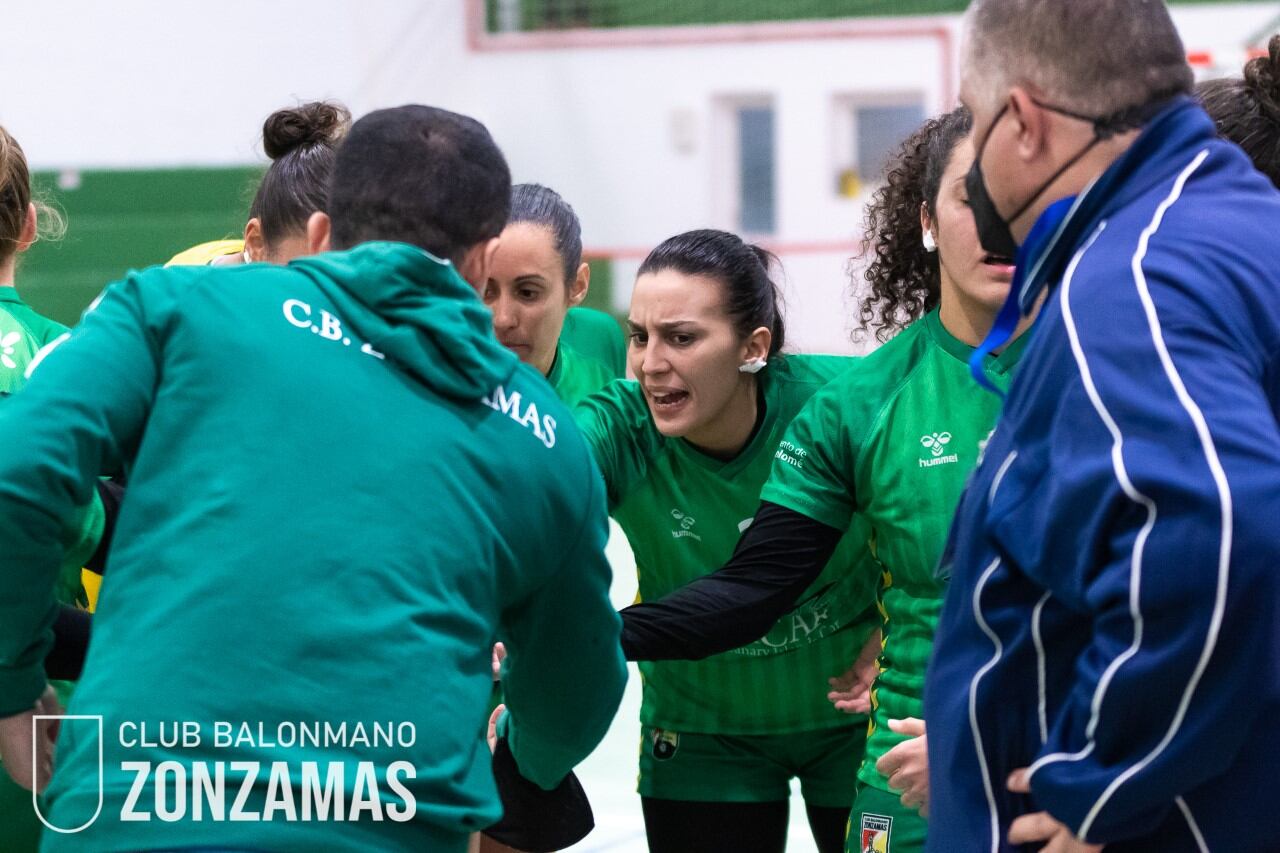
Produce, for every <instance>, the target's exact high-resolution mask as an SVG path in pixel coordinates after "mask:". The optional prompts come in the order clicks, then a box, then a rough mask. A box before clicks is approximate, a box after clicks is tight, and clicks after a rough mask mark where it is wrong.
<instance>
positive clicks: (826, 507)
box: [760, 382, 856, 530]
mask: <svg viewBox="0 0 1280 853" xmlns="http://www.w3.org/2000/svg"><path fill="white" fill-rule="evenodd" d="M846 393H847V390H846V389H845V388H844V387H843V383H841V382H833V383H832V384H830V385H827V386H826V387H824V388H823V389H822V390H821V391H819V392H818V393H817V394H814V395H813V397H811V398H810V399H809V402H807V403H806V404H805V406H804V408H803V409H801V410H800V414H798V415H796V417H795V420H793V421H792V422H791V425H790V426H788V427H787V431H786V432H785V433H783V437H782V440H781V441H780V442H779V443H778V448H777V450H776V451H775V452H774V456H773V469H772V470H771V471H770V472H769V479H768V481H767V482H766V483H765V485H764V489H762V490H761V492H760V499H761V500H762V501H769V502H770V503H775V504H779V505H780V506H784V507H786V508H787V509H791V510H795V511H796V512H798V513H801V514H803V515H807V516H808V517H809V518H812V519H813V520H814V521H819V522H821V523H823V524H825V525H827V526H829V527H834V528H836V529H837V530H847V529H848V527H849V524H850V522H851V520H852V518H853V513H854V509H855V505H854V494H853V475H854V469H853V460H854V458H855V455H856V449H855V447H854V444H853V440H852V438H851V436H850V430H849V424H848V419H847V418H846V417H845V416H844V410H843V409H844V407H843V405H842V403H843V402H844V399H845V394H846Z"/></svg>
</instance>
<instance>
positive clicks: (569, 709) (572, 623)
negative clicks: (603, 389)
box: [500, 470, 627, 790]
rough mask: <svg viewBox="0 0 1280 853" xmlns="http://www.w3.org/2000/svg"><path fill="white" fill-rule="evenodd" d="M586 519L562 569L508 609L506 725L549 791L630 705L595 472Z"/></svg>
mask: <svg viewBox="0 0 1280 853" xmlns="http://www.w3.org/2000/svg"><path fill="white" fill-rule="evenodd" d="M588 474H589V476H588V481H589V482H588V487H587V489H586V490H585V497H586V500H587V510H588V511H587V517H586V520H585V522H584V523H583V525H582V527H581V530H579V531H577V536H576V540H574V541H573V544H572V545H571V546H570V548H569V549H568V550H567V551H565V552H564V553H563V557H562V561H561V564H560V565H561V568H560V570H559V571H558V572H556V573H553V574H551V575H550V576H549V577H548V578H547V580H546V581H545V582H544V583H542V584H541V585H540V586H539V587H538V588H537V589H536V590H535V591H534V592H533V593H532V594H530V595H527V596H524V597H522V598H521V599H520V600H518V601H513V602H509V603H508V604H507V606H506V607H505V608H504V610H503V615H502V622H503V624H502V630H501V632H500V636H502V637H503V638H504V641H505V643H506V646H507V659H506V661H505V662H504V664H503V675H502V687H503V692H504V694H505V701H506V704H507V714H506V715H505V716H504V718H503V720H502V721H501V730H500V733H502V734H505V735H506V737H507V741H508V743H509V744H510V747H511V754H512V755H513V756H515V760H516V765H517V766H518V767H519V768H520V774H521V775H522V776H524V777H525V778H526V779H528V780H530V781H531V782H534V783H535V784H537V785H539V786H541V787H543V788H546V789H548V790H550V789H552V788H554V787H556V785H558V784H559V783H560V781H561V780H562V779H563V778H564V777H565V775H566V774H568V773H569V771H570V770H572V769H573V768H574V766H575V765H576V764H578V763H579V762H580V761H582V760H583V759H585V758H586V757H587V756H588V755H590V754H591V751H592V750H593V749H595V747H596V745H597V744H599V742H600V740H601V739H602V738H603V737H604V735H605V732H606V731H608V729H609V724H610V722H612V721H613V716H614V714H615V713H616V711H617V709H618V703H619V702H620V701H621V700H622V690H623V687H625V686H626V683H627V665H626V661H625V660H624V659H623V657H622V645H621V633H622V620H621V619H620V618H619V617H618V613H617V611H616V610H614V608H613V604H612V602H611V601H610V599H609V582H610V580H611V579H612V574H613V573H612V569H611V568H610V566H609V561H608V560H607V559H606V558H605V554H604V547H605V542H606V541H607V540H608V538H609V522H608V516H607V515H606V514H605V511H604V504H603V501H602V500H601V497H602V495H601V491H602V489H601V483H600V477H599V475H598V474H597V473H596V472H595V471H594V470H591V471H589V472H588Z"/></svg>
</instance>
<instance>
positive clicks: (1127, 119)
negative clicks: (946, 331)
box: [964, 96, 1169, 260]
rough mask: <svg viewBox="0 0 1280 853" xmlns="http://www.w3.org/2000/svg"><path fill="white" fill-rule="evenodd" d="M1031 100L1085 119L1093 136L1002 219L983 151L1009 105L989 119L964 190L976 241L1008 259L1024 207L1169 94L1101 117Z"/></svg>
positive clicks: (1163, 104) (1162, 104)
mask: <svg viewBox="0 0 1280 853" xmlns="http://www.w3.org/2000/svg"><path fill="white" fill-rule="evenodd" d="M1032 103H1033V104H1035V105H1036V106H1038V107H1040V108H1041V109H1046V110H1049V111H1051V112H1055V113H1059V114H1060V115H1064V116H1068V117H1069V118H1074V119H1079V120H1080V121H1085V122H1088V123H1089V124H1091V125H1093V139H1092V140H1091V141H1090V142H1089V144H1088V145H1086V146H1085V147H1084V148H1082V149H1080V153H1078V154H1076V155H1075V156H1074V157H1072V158H1071V159H1070V160H1068V161H1067V162H1066V163H1064V164H1063V165H1062V167H1061V168H1059V169H1058V171H1056V172H1054V173H1053V174H1052V175H1051V176H1050V177H1049V179H1048V180H1047V181H1045V182H1044V183H1043V184H1041V185H1040V189H1038V190H1036V191H1035V192H1034V193H1032V195H1031V197H1030V198H1029V199H1027V200H1026V201H1025V202H1023V204H1022V206H1020V207H1019V208H1018V209H1017V210H1015V211H1014V212H1013V214H1012V215H1011V216H1010V217H1009V218H1008V219H1005V218H1004V217H1003V216H1001V215H1000V211H999V210H997V209H996V203H995V202H994V201H992V200H991V195H990V194H989V193H988V192H987V185H986V182H985V181H984V180H983V178H982V155H983V153H984V152H985V151H986V149H987V143H988V142H989V141H990V140H991V134H992V132H993V131H994V130H995V129H996V125H997V124H999V123H1000V119H1002V118H1004V114H1005V113H1007V112H1008V111H1009V105H1008V104H1005V105H1004V106H1003V107H1001V108H1000V112H998V113H996V117H995V119H994V120H993V121H992V122H991V127H990V128H989V129H988V130H987V135H986V136H985V137H984V138H983V140H982V143H981V144H980V145H979V146H978V152H977V154H976V156H975V157H974V158H973V165H972V166H971V167H969V173H968V174H967V175H965V178H964V188H965V192H967V193H968V194H969V207H970V209H971V210H972V211H973V220H974V222H975V223H976V224H977V226H978V242H979V243H981V244H982V248H983V249H985V250H986V251H988V252H990V253H991V254H993V255H999V256H1000V257H1003V258H1009V259H1010V260H1012V259H1013V257H1014V255H1016V254H1017V253H1018V242H1017V241H1016V240H1014V239H1013V232H1012V231H1010V230H1009V223H1011V222H1014V221H1016V220H1017V219H1018V218H1019V217H1020V216H1022V214H1024V213H1026V212H1027V208H1029V207H1031V205H1033V204H1035V202H1036V199H1038V198H1040V196H1042V195H1044V192H1045V190H1047V189H1049V187H1050V186H1052V185H1053V182H1054V181H1056V180H1058V178H1060V177H1062V175H1063V173H1065V172H1066V171H1067V170H1068V169H1070V168H1071V167H1072V166H1074V165H1075V164H1076V163H1078V162H1080V158H1082V157H1084V155H1086V154H1088V153H1089V152H1090V151H1091V150H1093V146H1095V145H1097V144H1098V143H1099V142H1102V141H1103V140H1104V139H1110V138H1111V137H1113V136H1115V135H1116V134H1118V133H1123V132H1125V131H1128V130H1134V129H1136V128H1139V127H1142V125H1144V124H1146V123H1147V122H1148V121H1149V120H1150V119H1151V118H1152V117H1154V116H1155V115H1156V114H1157V113H1159V112H1160V111H1161V110H1163V109H1164V108H1165V107H1166V106H1167V105H1168V103H1169V96H1161V97H1158V98H1155V99H1153V100H1152V101H1151V102H1149V103H1147V104H1143V105H1141V106H1138V107H1131V108H1129V109H1126V110H1121V111H1120V112H1118V113H1114V114H1112V115H1109V116H1102V117H1097V116H1087V115H1082V114H1080V113H1076V112H1072V111H1071V110H1066V109H1063V108H1061V107H1055V106H1051V105H1050V104H1044V103H1041V102H1040V101H1037V100H1034V99H1032Z"/></svg>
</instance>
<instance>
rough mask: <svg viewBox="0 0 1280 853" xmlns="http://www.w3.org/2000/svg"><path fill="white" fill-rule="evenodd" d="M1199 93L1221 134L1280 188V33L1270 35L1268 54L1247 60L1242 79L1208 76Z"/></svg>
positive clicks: (1197, 92)
mask: <svg viewBox="0 0 1280 853" xmlns="http://www.w3.org/2000/svg"><path fill="white" fill-rule="evenodd" d="M1196 95H1197V96H1199V98H1200V101H1201V103H1203V104H1204V108H1205V110H1206V111H1207V112H1208V113H1209V116H1210V117H1211V118H1212V119H1213V122H1214V124H1216V125H1217V126H1218V134H1219V135H1220V136H1222V137H1224V138H1226V139H1229V140H1230V141H1232V142H1234V143H1235V144H1236V145H1239V146H1240V147H1241V148H1243V149H1244V153H1246V154H1248V155H1249V159H1250V160H1252V161H1253V165H1254V166H1255V167H1257V169H1258V171H1259V172H1262V173H1263V174H1264V175H1266V176H1267V177H1268V178H1270V179H1271V183H1273V184H1275V186H1276V187H1277V188H1280V35H1274V36H1272V37H1271V43H1270V44H1269V45H1268V50H1267V55H1266V56H1259V57H1256V58H1254V59H1251V60H1249V62H1248V63H1246V64H1245V66H1244V78H1243V79H1238V78H1223V79H1220V80H1207V81H1205V82H1204V83H1201V84H1200V85H1199V86H1197V87H1196Z"/></svg>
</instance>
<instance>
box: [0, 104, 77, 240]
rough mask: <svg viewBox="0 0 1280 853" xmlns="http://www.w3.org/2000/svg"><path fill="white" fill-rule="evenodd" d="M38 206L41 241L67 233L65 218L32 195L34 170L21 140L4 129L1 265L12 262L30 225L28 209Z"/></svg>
mask: <svg viewBox="0 0 1280 853" xmlns="http://www.w3.org/2000/svg"><path fill="white" fill-rule="evenodd" d="M33 201H34V202H35V204H36V207H37V208H39V214H40V215H39V218H38V219H37V222H38V227H39V229H40V232H41V233H40V236H41V237H54V238H57V237H60V236H61V235H62V233H63V232H64V231H65V230H66V223H65V222H64V221H63V218H62V214H61V213H59V212H58V211H57V210H56V209H54V208H52V207H50V206H49V205H47V204H45V203H44V202H43V201H42V200H41V199H39V198H35V197H33V196H32V193H31V170H30V168H29V167H28V166H27V155H26V154H25V153H23V151H22V146H21V145H19V144H18V140H16V139H14V138H13V137H12V136H10V135H9V132H8V131H7V130H5V129H4V128H3V127H0V261H5V260H8V259H9V256H10V255H12V254H13V253H14V252H15V251H16V250H17V248H18V239H19V238H20V237H21V236H22V228H23V226H24V225H26V224H27V207H28V206H29V205H30V204H31V203H32V202H33Z"/></svg>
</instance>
